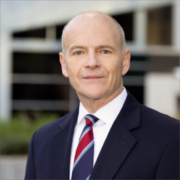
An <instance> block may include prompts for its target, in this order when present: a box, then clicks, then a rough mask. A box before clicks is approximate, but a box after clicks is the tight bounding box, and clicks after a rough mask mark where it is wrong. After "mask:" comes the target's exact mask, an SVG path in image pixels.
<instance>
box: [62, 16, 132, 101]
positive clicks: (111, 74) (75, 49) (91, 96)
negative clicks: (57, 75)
mask: <svg viewBox="0 0 180 180" xmlns="http://www.w3.org/2000/svg"><path fill="white" fill-rule="evenodd" d="M98 18H99V19H98ZM98 18H94V19H92V17H86V18H79V19H77V20H74V21H75V22H72V23H71V24H70V25H69V26H68V27H67V29H66V32H65V35H64V50H65V51H64V54H63V53H60V62H61V65H62V72H63V74H64V76H65V77H69V80H70V83H71V85H72V86H73V88H74V89H75V90H76V93H77V95H78V97H79V99H80V100H83V99H88V100H98V99H104V100H105V101H106V100H107V101H109V100H111V99H113V98H114V97H116V96H117V95H118V94H120V93H121V91H122V89H123V82H122V75H124V74H125V73H126V72H127V71H128V68H129V59H130V55H129V51H126V52H125V54H124V55H122V49H121V43H120V35H119V32H118V29H117V27H116V26H115V25H114V24H113V23H112V22H109V21H110V20H109V21H108V20H107V18H104V17H98Z"/></svg>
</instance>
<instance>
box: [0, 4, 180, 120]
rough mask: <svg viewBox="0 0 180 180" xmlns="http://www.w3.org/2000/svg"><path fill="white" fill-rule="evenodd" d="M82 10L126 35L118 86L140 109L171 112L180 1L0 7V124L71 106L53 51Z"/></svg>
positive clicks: (179, 53) (179, 97) (175, 103)
mask: <svg viewBox="0 0 180 180" xmlns="http://www.w3.org/2000/svg"><path fill="white" fill-rule="evenodd" d="M88 10H95V11H100V12H104V13H106V14H109V15H111V16H112V17H114V18H115V19H116V20H117V21H118V22H119V23H120V24H121V25H122V27H123V29H124V31H125V35H126V40H127V48H129V49H130V51H131V67H130V71H129V72H128V74H127V75H126V76H125V77H124V85H125V87H126V88H127V89H128V90H129V91H130V92H131V93H132V94H133V95H134V96H135V97H136V98H137V100H138V101H139V102H140V103H143V104H145V105H147V106H149V107H151V108H153V109H156V110H158V111H160V112H162V113H165V114H169V115H171V116H174V117H175V116H176V115H177V114H178V108H179V106H180V105H179V101H180V94H179V75H180V74H179V73H180V70H179V67H178V66H179V58H180V44H179V41H180V37H179V32H180V29H179V27H180V19H179V17H180V14H179V12H180V2H179V1H177V0H175V1H172V0H163V1H128V0H126V1H14V2H13V1H1V59H0V62H1V66H0V73H1V74H0V75H1V76H0V88H1V89H0V118H2V119H7V118H9V117H10V116H11V115H12V114H15V113H28V114H30V115H31V114H33V113H35V112H56V113H57V112H58V113H60V115H63V114H65V113H67V112H69V111H71V110H73V109H74V108H75V107H76V105H77V104H78V99H77V96H76V94H75V92H74V90H73V89H72V88H71V86H70V84H69V81H68V79H66V78H64V77H63V75H62V73H61V67H60V63H59V56H58V53H59V52H60V51H61V43H60V42H61V33H62V29H63V27H64V25H65V24H66V23H67V22H68V21H69V20H70V19H71V18H72V17H73V16H74V15H76V14H78V13H79V12H83V11H88Z"/></svg>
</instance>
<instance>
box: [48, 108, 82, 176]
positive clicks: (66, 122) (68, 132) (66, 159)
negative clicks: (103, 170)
mask: <svg viewBox="0 0 180 180" xmlns="http://www.w3.org/2000/svg"><path fill="white" fill-rule="evenodd" d="M78 109H79V107H77V108H76V110H75V111H73V112H72V113H70V114H69V115H67V116H66V117H64V118H63V119H62V120H61V123H60V124H59V129H58V131H57V132H55V133H54V135H53V136H52V138H51V146H50V179H69V165H70V155H71V145H72V137H73V133H74V127H75V124H76V121H77V116H78Z"/></svg>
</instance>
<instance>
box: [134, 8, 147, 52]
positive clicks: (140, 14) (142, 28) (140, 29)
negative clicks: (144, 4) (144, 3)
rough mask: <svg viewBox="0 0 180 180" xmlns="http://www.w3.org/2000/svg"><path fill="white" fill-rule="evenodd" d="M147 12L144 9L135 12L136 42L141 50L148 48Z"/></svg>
mask: <svg viewBox="0 0 180 180" xmlns="http://www.w3.org/2000/svg"><path fill="white" fill-rule="evenodd" d="M146 32H147V12H146V10H144V9H140V10H138V9H137V11H135V14H134V39H135V40H134V42H135V46H136V48H137V49H139V50H143V49H145V48H146V44H147V43H146Z"/></svg>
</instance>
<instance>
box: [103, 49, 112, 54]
mask: <svg viewBox="0 0 180 180" xmlns="http://www.w3.org/2000/svg"><path fill="white" fill-rule="evenodd" d="M102 53H103V54H109V53H110V51H108V50H102Z"/></svg>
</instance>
